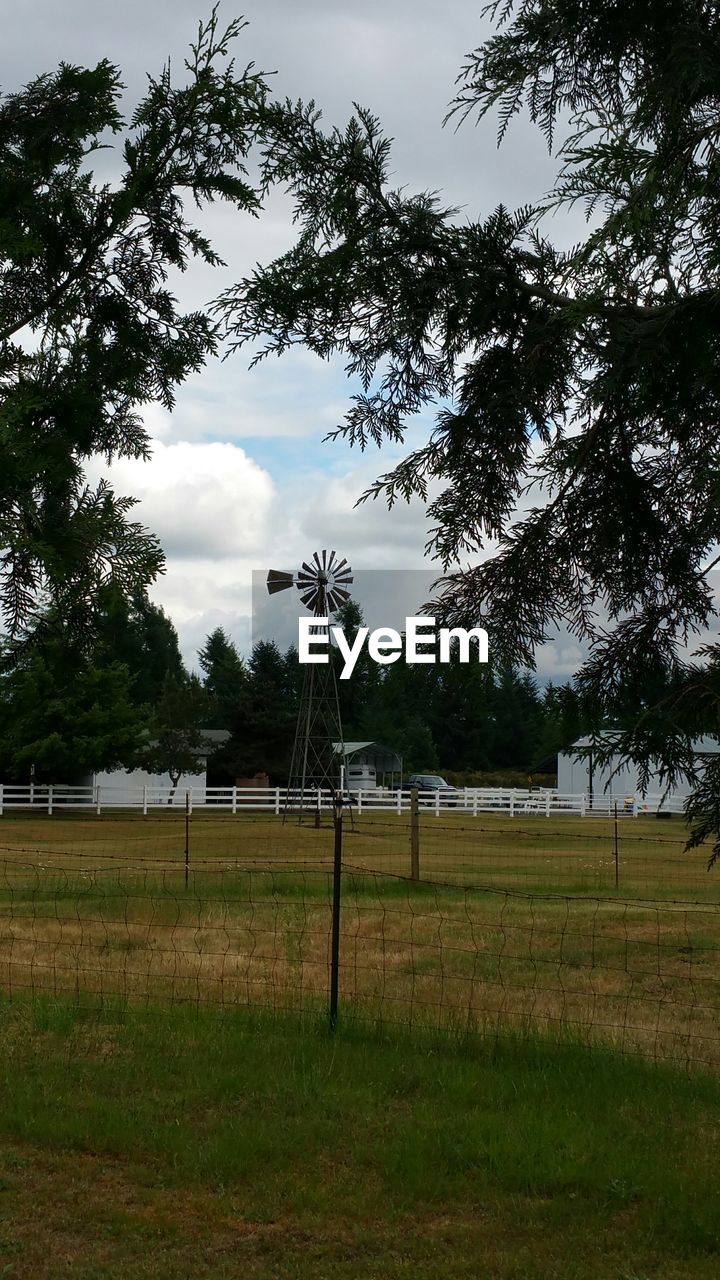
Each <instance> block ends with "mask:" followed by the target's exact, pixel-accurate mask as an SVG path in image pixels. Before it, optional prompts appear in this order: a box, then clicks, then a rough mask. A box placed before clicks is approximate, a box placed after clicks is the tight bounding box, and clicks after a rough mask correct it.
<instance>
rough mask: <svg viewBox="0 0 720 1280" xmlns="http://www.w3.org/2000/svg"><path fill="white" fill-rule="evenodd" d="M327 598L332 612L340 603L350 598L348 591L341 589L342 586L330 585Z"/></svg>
mask: <svg viewBox="0 0 720 1280" xmlns="http://www.w3.org/2000/svg"><path fill="white" fill-rule="evenodd" d="M327 599H328V606H329V608H330V609H331V610H332V611H333V613H334V612H335V610H336V609H338V608H339V607H340V605H341V604H344V603H345V601H346V600H349V599H350V592H349V591H343V589H342V587H331V588H330V590H329V591H328V596H327Z"/></svg>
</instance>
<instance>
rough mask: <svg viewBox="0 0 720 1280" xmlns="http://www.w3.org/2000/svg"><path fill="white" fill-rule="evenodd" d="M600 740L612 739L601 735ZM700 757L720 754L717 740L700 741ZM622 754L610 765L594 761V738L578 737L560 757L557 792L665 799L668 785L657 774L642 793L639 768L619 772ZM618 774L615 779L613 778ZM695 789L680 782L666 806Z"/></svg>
mask: <svg viewBox="0 0 720 1280" xmlns="http://www.w3.org/2000/svg"><path fill="white" fill-rule="evenodd" d="M599 736H600V737H604V736H608V735H604V734H600V735H599ZM694 749H695V753H696V755H698V756H700V757H703V756H712V755H717V754H718V752H720V743H719V742H718V741H717V740H716V739H715V738H708V737H705V738H698V739H697V741H696V742H695V743H694ZM619 761H620V755H619V754H617V755H615V756H612V757H611V758H610V760H608V762H607V763H606V764H600V763H599V762H598V761H597V760H595V759H593V753H592V738H578V740H577V742H573V744H572V746H571V747H570V749H569V751H562V752H560V753H559V755H558V772H557V777H558V781H557V789H558V792H559V794H560V795H586V796H592V797H593V798H595V799H597V800H602V798H603V797H605V798H607V797H608V796H610V795H613V796H618V797H621V798H625V797H632V798H636V799H638V800H639V799H642V798H644V796H645V795H648V796H653V797H655V796H658V797H659V796H662V795H663V794H664V791H665V786H666V784H665V783H663V782H661V781H660V777H659V775H658V773H657V772H654V773H651V774H650V780H649V784H648V786H647V788H646V789H645V791H644V792H643V791H641V789H640V785H639V779H638V770H637V768H636V766H635V765H632V764H626V765H624V766H623V768H621V769H619V770H618V771H617V773H616V772H615V771H616V769H618V764H619ZM613 775H614V776H613ZM691 790H692V785H691V782H690V780H689V779H688V778H685V779H684V781H681V782H679V783H678V784H677V785H676V786H675V787H673V789H672V790H671V791H669V792H668V795H667V798H666V803H670V804H673V803H682V802H683V801H684V800H685V799H686V798H687V796H688V795H689V794H690V791H691Z"/></svg>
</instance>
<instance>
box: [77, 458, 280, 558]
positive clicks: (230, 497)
mask: <svg viewBox="0 0 720 1280" xmlns="http://www.w3.org/2000/svg"><path fill="white" fill-rule="evenodd" d="M152 443H153V454H152V457H151V459H150V460H149V461H148V462H143V461H141V460H137V459H132V458H122V459H119V460H118V461H117V462H114V463H113V464H112V466H110V467H107V464H104V463H102V462H101V461H100V460H96V461H95V462H94V463H93V464H92V466H91V467H90V468H88V471H89V474H90V476H91V478H93V479H97V477H98V475H99V474H101V473H106V474H108V476H109V478H110V479H111V481H112V483H113V485H114V487H115V489H116V490H117V492H118V493H121V494H132V495H133V496H134V497H136V498H137V499H138V506H137V507H136V508H135V513H136V517H137V518H139V519H140V520H141V521H142V522H143V523H144V524H146V525H148V527H149V528H150V529H152V530H153V532H155V533H157V534H158V536H159V538H160V540H161V542H162V544H163V547H164V548H165V551H166V552H167V553H168V556H172V558H173V559H174V560H177V561H183V560H184V559H186V558H198V557H204V558H208V557H212V558H217V559H218V560H220V561H222V560H226V559H228V558H230V557H235V556H238V555H241V556H244V557H247V556H251V555H253V554H259V552H260V551H261V549H262V547H263V545H264V543H265V541H266V539H267V536H268V523H269V516H270V508H271V503H272V497H273V483H272V480H271V478H270V476H269V474H268V473H267V471H264V470H263V469H262V468H261V467H259V466H258V464H257V463H256V462H253V460H252V458H249V457H248V456H247V454H246V453H245V452H244V451H243V450H242V449H240V448H238V447H237V445H233V444H193V443H188V442H186V441H180V442H178V443H177V444H165V443H164V442H163V441H162V440H154V441H153V442H152Z"/></svg>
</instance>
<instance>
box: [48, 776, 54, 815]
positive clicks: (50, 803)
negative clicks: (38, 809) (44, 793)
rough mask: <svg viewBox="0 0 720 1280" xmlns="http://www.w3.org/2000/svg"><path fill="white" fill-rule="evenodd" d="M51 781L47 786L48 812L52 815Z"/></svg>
mask: <svg viewBox="0 0 720 1280" xmlns="http://www.w3.org/2000/svg"><path fill="white" fill-rule="evenodd" d="M52 800H53V797H52V782H51V783H50V785H49V787H48V813H49V814H50V815H51V816H52Z"/></svg>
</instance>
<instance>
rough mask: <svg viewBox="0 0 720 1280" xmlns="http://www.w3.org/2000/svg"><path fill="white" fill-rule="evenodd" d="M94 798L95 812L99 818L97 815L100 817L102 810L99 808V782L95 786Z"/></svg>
mask: <svg viewBox="0 0 720 1280" xmlns="http://www.w3.org/2000/svg"><path fill="white" fill-rule="evenodd" d="M95 800H96V804H95V812H96V813H97V816H98V818H99V817H100V814H101V812H102V810H101V806H100V783H98V785H97V788H96V796H95Z"/></svg>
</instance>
